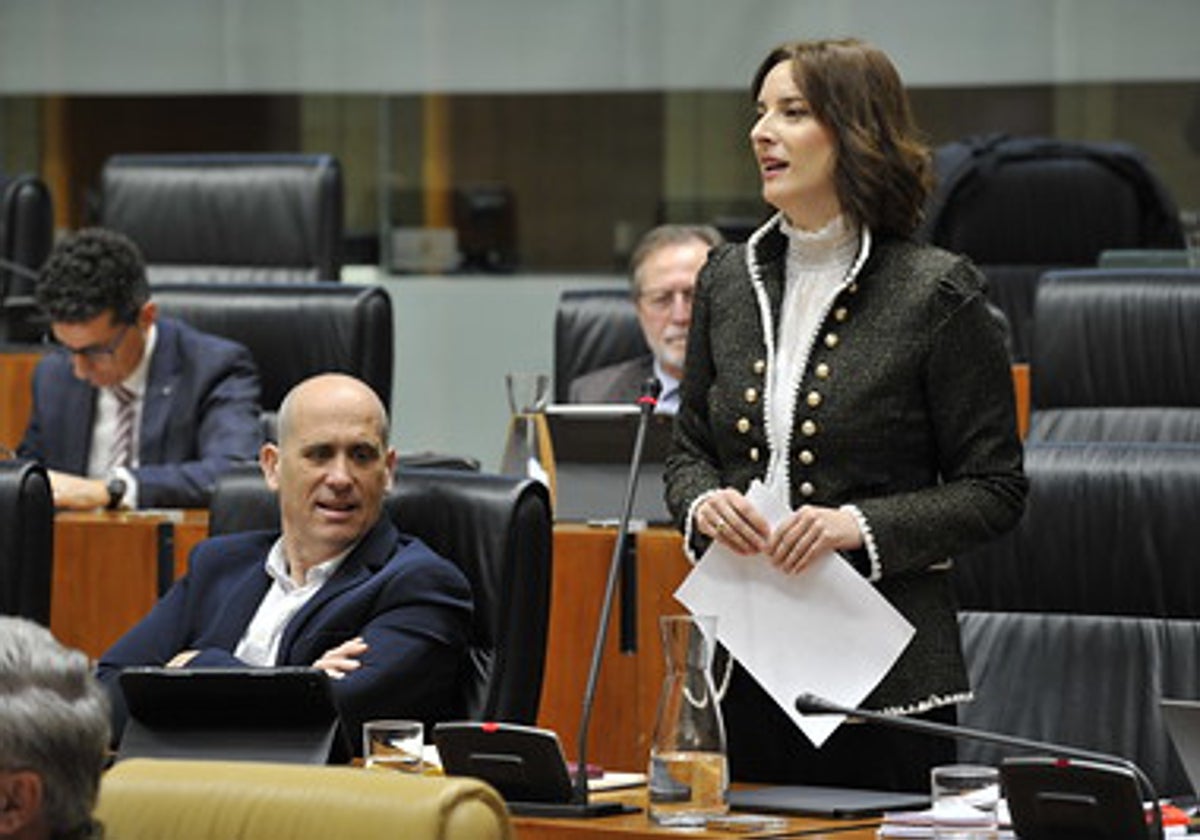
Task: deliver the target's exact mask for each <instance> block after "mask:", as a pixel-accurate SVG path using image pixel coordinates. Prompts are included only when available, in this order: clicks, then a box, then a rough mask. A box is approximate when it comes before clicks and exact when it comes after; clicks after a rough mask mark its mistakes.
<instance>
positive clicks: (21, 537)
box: [0, 461, 54, 626]
mask: <svg viewBox="0 0 1200 840" xmlns="http://www.w3.org/2000/svg"><path fill="white" fill-rule="evenodd" d="M53 570H54V499H53V497H52V496H51V494H50V479H49V478H48V477H47V476H46V470H45V469H43V468H42V467H40V466H38V465H37V464H35V463H33V462H32V461H0V613H3V614H4V615H19V616H23V617H25V618H29V619H32V620H33V621H36V622H38V623H40V624H43V625H45V626H49V625H50V582H51V578H52V576H53Z"/></svg>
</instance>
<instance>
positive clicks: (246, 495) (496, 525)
mask: <svg viewBox="0 0 1200 840" xmlns="http://www.w3.org/2000/svg"><path fill="white" fill-rule="evenodd" d="M384 504H385V510H386V512H387V514H388V515H389V516H390V517H391V518H392V521H393V522H394V523H395V524H396V527H398V528H399V529H400V530H401V531H404V532H406V533H409V534H413V535H414V536H417V537H420V538H421V539H422V540H424V541H425V542H426V543H427V544H428V545H429V546H430V547H431V548H433V549H434V550H435V551H437V552H438V553H439V554H441V555H443V556H444V557H447V558H449V559H451V560H453V561H454V562H456V563H457V564H458V565H459V566H460V567H461V568H462V570H463V571H464V572H465V573H466V575H467V578H468V579H469V580H470V582H471V587H472V590H473V592H474V596H475V617H474V626H473V632H472V636H473V638H472V641H471V649H470V657H469V664H468V669H467V672H466V673H465V674H464V676H463V695H462V700H463V708H462V710H460V711H461V712H463V713H465V715H466V717H467V718H468V719H470V720H497V721H510V722H516V723H526V724H533V723H534V722H535V721H536V719H537V710H538V701H539V698H540V696H541V687H542V674H543V669H544V665H545V652H546V635H547V632H548V626H549V616H550V572H551V554H552V541H551V520H550V499H549V494H548V492H547V491H546V488H545V486H544V485H542V484H541V483H539V482H536V481H532V480H529V479H518V478H510V477H507V476H499V475H493V474H488V473H478V472H467V471H462V470H426V469H414V470H401V471H400V472H399V473H398V474H397V477H396V483H395V486H394V488H393V489H392V492H391V493H390V494H389V495H388V497H387V499H386V501H385V503H384ZM278 523H279V511H278V506H277V504H276V501H275V496H274V494H273V493H271V492H270V491H269V490H268V489H267V486H266V484H265V482H264V481H263V479H262V477H261V475H260V474H259V473H258V472H257V471H255V470H250V469H245V468H239V469H238V470H235V471H233V472H231V473H229V474H227V475H225V476H224V477H222V478H221V479H220V480H219V481H218V482H217V488H216V491H215V492H214V493H213V497H212V503H211V505H210V518H209V530H210V533H212V534H221V533H229V532H234V531H242V530H248V529H255V528H278V527H279V525H278Z"/></svg>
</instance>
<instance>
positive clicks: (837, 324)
mask: <svg viewBox="0 0 1200 840" xmlns="http://www.w3.org/2000/svg"><path fill="white" fill-rule="evenodd" d="M752 89H753V94H754V97H755V102H756V104H757V112H758V116H757V119H756V121H755V122H754V125H753V127H752V128H751V130H750V143H751V146H752V147H753V151H754V155H755V158H756V159H757V162H758V167H759V172H760V175H761V177H762V194H763V198H764V199H765V200H766V201H767V202H768V203H769V204H771V205H772V206H773V207H775V208H776V209H777V210H778V212H777V213H776V214H775V215H774V216H773V217H772V218H771V219H770V220H769V221H767V222H766V223H765V224H764V225H763V226H762V227H760V228H759V229H758V230H757V231H755V232H754V234H753V235H752V236H751V237H750V239H749V240H748V241H747V242H746V243H745V244H744V245H735V246H725V247H722V248H720V249H717V250H714V252H713V254H712V255H711V257H710V258H709V262H708V264H707V265H706V266H705V268H704V270H703V271H702V273H701V275H700V278H699V282H698V284H697V288H696V294H695V299H694V305H693V312H692V326H691V333H690V337H689V341H688V348H687V365H686V370H685V374H684V379H683V383H682V390H681V394H682V400H681V407H680V411H679V414H678V416H677V420H676V426H675V440H674V448H673V451H672V453H671V455H670V457H669V458H668V460H667V473H666V486H667V489H666V492H667V502H668V504H669V506H670V508H671V511H672V513H673V515H674V517H675V520H676V522H677V524H678V526H679V527H680V529H681V530H682V531H683V532H684V536H685V544H686V547H687V550H688V553H689V555H690V556H691V557H692V558H693V559H695V558H696V557H698V556H699V553H700V552H702V551H703V550H704V549H705V548H706V547H707V546H708V545H709V543H710V542H711V541H712V540H717V541H719V542H721V543H723V544H724V545H725V546H727V547H728V548H730V549H731V550H733V551H735V552H737V553H738V554H740V555H744V556H745V558H746V562H748V563H753V562H769V563H771V564H773V565H774V566H776V567H777V568H778V569H779V570H780V571H781V572H782V573H785V574H795V573H796V572H799V571H800V570H801V569H803V568H804V567H805V565H807V564H808V563H809V562H811V561H812V560H813V559H815V558H816V557H818V556H821V555H823V554H825V553H826V552H829V551H837V552H840V553H841V554H842V555H843V556H844V557H845V558H846V559H847V560H848V561H849V562H850V563H851V564H852V565H853V566H854V567H855V568H856V569H857V570H858V571H859V572H860V573H861V574H862V575H863V576H864V577H866V578H867V580H869V581H870V582H872V583H873V584H874V585H875V586H876V587H878V589H879V591H880V592H881V593H882V594H883V595H884V597H886V598H887V599H888V601H890V602H891V603H892V605H893V606H895V607H896V609H898V610H899V611H900V612H901V613H902V614H903V615H904V616H905V618H907V619H908V621H909V622H910V623H911V624H912V625H913V626H914V627H915V628H916V635H915V636H914V637H913V639H912V641H911V643H910V644H909V646H908V647H907V648H906V649H905V651H904V653H903V654H902V655H901V657H900V658H899V660H897V662H896V664H895V665H894V666H893V667H892V669H891V671H889V672H888V674H887V675H886V676H885V677H884V679H883V681H882V682H881V683H880V684H879V685H878V686H877V688H876V689H875V690H874V691H873V692H872V693H871V695H870V696H869V697H868V698H867V699H866V701H865V702H864V704H863V705H864V706H865V707H867V708H870V709H875V710H883V711H887V712H890V713H896V714H915V715H922V716H925V717H927V718H929V719H933V720H938V721H943V722H953V721H954V719H955V713H954V705H953V704H954V703H956V702H958V701H961V700H965V699H968V698H969V697H970V687H969V685H968V682H967V675H966V668H965V666H964V663H963V658H962V650H961V646H960V642H959V635H958V623H957V619H956V615H955V609H956V605H955V599H954V593H953V589H952V586H951V580H950V575H949V561H950V558H951V557H952V556H953V555H954V554H956V553H958V552H962V551H964V550H966V549H969V548H971V547H973V546H976V545H979V544H981V543H984V542H987V541H988V540H991V539H993V538H995V537H996V536H998V535H999V534H1001V533H1003V532H1004V531H1007V530H1008V529H1010V528H1012V527H1013V526H1014V525H1015V524H1016V522H1017V520H1018V519H1019V518H1020V516H1021V513H1022V510H1023V508H1024V502H1025V493H1026V488H1027V485H1026V480H1025V477H1024V474H1023V472H1022V466H1021V442H1020V440H1019V438H1018V435H1017V431H1016V411H1015V407H1014V399H1013V390H1012V381H1011V373H1010V365H1009V359H1008V353H1007V351H1006V349H1005V338H1004V332H1003V327H1002V325H1001V324H1000V323H999V322H998V321H997V320H996V319H995V317H994V316H993V315H992V314H991V313H990V311H989V309H988V306H987V301H986V299H985V296H984V290H983V279H982V277H981V275H980V273H979V271H978V270H977V269H976V268H974V267H973V266H972V265H971V264H970V263H969V262H968V261H967V260H966V259H965V258H963V257H959V256H956V255H954V254H950V253H947V252H945V251H942V250H939V249H937V248H934V247H932V246H929V245H924V244H920V243H917V242H914V241H913V240H912V238H911V235H912V232H913V231H914V230H915V229H916V227H917V224H918V222H919V221H920V216H921V208H922V207H923V205H924V203H925V199H926V196H927V195H928V191H929V188H930V163H929V153H928V149H927V148H926V147H925V146H924V145H923V144H922V143H921V142H920V140H919V139H918V138H917V135H916V129H915V127H914V125H913V122H912V117H911V113H910V109H909V104H908V99H907V96H906V94H905V91H904V88H903V85H902V84H901V81H900V77H899V75H898V74H897V72H896V69H895V67H893V65H892V63H891V61H890V60H889V59H888V58H887V56H886V55H884V53H883V52H881V51H880V50H878V49H877V48H875V47H873V46H871V45H869V44H866V43H864V42H862V41H858V40H839V41H810V42H796V43H789V44H785V45H783V46H781V47H778V48H777V49H775V50H773V51H772V52H771V53H770V55H768V56H767V58H766V59H765V60H764V61H763V63H762V64H761V66H760V67H759V69H758V71H757V73H756V74H755V76H754V82H753V88H752ZM753 479H762V480H763V481H764V482H765V484H766V485H767V487H768V489H770V490H773V491H774V492H776V493H778V494H779V496H780V497H781V498H784V499H787V500H788V501H789V503H790V504H789V507H790V509H791V510H792V511H793V512H792V513H791V514H790V516H789V517H787V518H786V519H785V520H783V521H782V522H780V523H779V524H778V525H777V527H776V528H775V529H774V530H772V529H771V528H770V527H769V526H768V525H767V523H766V521H765V520H764V518H763V517H762V515H761V514H760V513H759V512H758V511H757V510H755V508H754V506H753V505H752V504H751V503H750V502H749V501H747V499H746V497H745V495H744V493H745V491H746V489H747V488H748V486H749V485H750V482H751V481H752V480H753ZM756 555H764V556H765V558H766V559H765V561H764V560H763V557H761V556H756ZM795 644H797V645H803V644H804V639H803V638H797V639H796V640H795ZM723 706H724V715H725V721H726V726H727V729H728V741H729V759H730V769H731V774H732V776H733V778H734V779H736V780H740V781H765V782H792V783H807V784H829V785H843V786H853V787H871V788H879V789H890V790H928V786H929V768H930V767H932V766H934V765H936V764H943V763H948V762H951V761H953V760H954V753H955V748H954V744H953V742H952V741H948V740H945V739H935V738H928V737H925V736H920V735H913V734H911V733H908V732H900V731H894V730H890V729H886V728H883V727H878V726H862V725H845V726H842V727H840V728H839V729H838V730H837V732H835V733H834V734H833V735H832V736H831V737H830V738H829V740H827V741H826V742H825V744H824V745H823V746H822V747H821V748H820V749H815V748H813V747H812V745H811V744H810V743H809V742H808V740H807V739H806V738H805V736H804V735H803V734H801V732H800V731H799V730H798V729H797V728H796V727H795V726H794V725H793V724H792V722H791V720H790V719H789V718H788V717H787V716H786V715H785V714H784V712H783V711H782V710H781V709H780V708H779V707H778V706H777V705H775V703H774V702H773V701H772V700H771V699H770V697H769V696H768V695H767V694H766V693H765V692H764V691H763V690H762V689H761V688H760V687H759V686H758V684H757V683H756V682H755V681H754V679H753V678H752V677H751V676H750V675H749V674H747V673H746V672H745V671H744V670H743V669H742V668H741V667H740V666H735V667H734V672H733V676H732V680H731V682H730V685H729V689H728V692H727V695H726V697H725V700H724V704H723Z"/></svg>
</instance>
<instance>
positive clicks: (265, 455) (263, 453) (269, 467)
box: [258, 443, 279, 492]
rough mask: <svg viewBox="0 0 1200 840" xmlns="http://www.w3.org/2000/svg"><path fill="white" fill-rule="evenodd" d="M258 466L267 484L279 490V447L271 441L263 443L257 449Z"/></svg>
mask: <svg viewBox="0 0 1200 840" xmlns="http://www.w3.org/2000/svg"><path fill="white" fill-rule="evenodd" d="M258 466H259V468H260V469H261V470H262V474H263V478H265V479H266V480H267V486H268V487H270V488H271V489H272V490H274V491H276V492H278V491H279V447H278V446H276V445H275V444H273V443H264V444H263V445H262V448H261V449H259V450H258Z"/></svg>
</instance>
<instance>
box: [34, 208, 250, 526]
mask: <svg viewBox="0 0 1200 840" xmlns="http://www.w3.org/2000/svg"><path fill="white" fill-rule="evenodd" d="M34 294H35V298H36V300H37V303H38V306H39V307H40V308H41V309H42V311H43V312H44V313H45V314H46V316H47V317H48V318H49V321H50V336H49V338H50V340H51V344H52V346H53V348H54V352H51V353H48V354H47V355H46V357H45V358H44V359H42V361H41V362H40V363H39V364H38V366H37V370H36V371H35V373H34V379H33V414H32V416H31V418H30V421H29V425H28V427H27V428H26V430H25V436H24V439H23V440H22V441H21V445H20V446H19V447H18V449H17V455H18V456H19V457H21V458H29V459H32V460H36V461H38V462H40V463H41V464H43V465H44V466H45V467H46V468H47V469H48V470H49V471H50V484H51V487H52V490H53V493H54V504H55V506H56V507H59V508H66V509H76V510H87V509H92V508H103V507H108V508H112V509H116V508H138V507H141V508H150V507H204V506H205V505H207V503H208V497H209V494H210V493H211V491H212V488H213V486H214V484H215V483H216V479H217V476H218V475H220V474H221V473H222V472H223V471H224V470H226V469H227V468H228V467H229V466H230V465H232V464H233V463H235V462H238V461H250V460H253V459H254V458H255V457H256V456H257V453H258V447H259V444H260V443H261V442H262V433H261V426H260V420H259V416H260V408H259V382H258V371H257V369H256V368H255V366H254V360H253V359H252V358H251V356H250V352H249V351H248V350H247V349H246V348H245V347H243V346H242V345H240V344H236V343H234V342H232V341H227V340H226V339H223V338H218V337H216V336H211V335H208V334H205V333H202V332H199V331H198V330H195V329H193V328H191V327H189V326H188V325H187V324H184V323H183V322H181V321H177V320H174V319H172V318H166V317H159V316H158V308H157V305H156V304H155V303H154V301H153V300H151V299H150V287H149V284H148V282H147V280H146V267H145V263H144V262H143V260H142V256H141V253H140V252H139V251H138V249H137V246H135V245H134V244H133V242H131V241H130V240H129V239H128V238H126V237H125V236H123V235H121V234H119V233H116V232H114V231H108V230H103V229H100V228H89V229H84V230H81V231H78V232H76V233H73V234H69V235H68V236H66V237H64V238H63V239H62V240H61V241H60V242H59V243H58V244H57V245H56V246H55V247H54V250H53V251H52V252H51V253H50V257H49V258H48V259H47V260H46V264H45V265H44V266H43V267H42V270H41V272H40V276H39V278H38V282H37V286H36V288H35V292H34Z"/></svg>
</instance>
